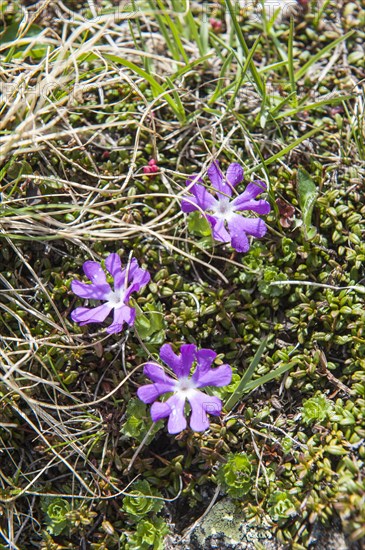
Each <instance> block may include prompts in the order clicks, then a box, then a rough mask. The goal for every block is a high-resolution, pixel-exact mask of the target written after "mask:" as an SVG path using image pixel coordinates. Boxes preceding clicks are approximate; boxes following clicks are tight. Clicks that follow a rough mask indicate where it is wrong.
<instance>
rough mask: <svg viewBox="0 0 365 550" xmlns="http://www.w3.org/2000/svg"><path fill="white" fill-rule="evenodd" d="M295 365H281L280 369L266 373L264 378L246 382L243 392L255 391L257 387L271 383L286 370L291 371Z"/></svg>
mask: <svg viewBox="0 0 365 550" xmlns="http://www.w3.org/2000/svg"><path fill="white" fill-rule="evenodd" d="M295 365H296V362H294V361H293V362H291V363H287V364H286V365H282V366H281V367H278V368H277V369H275V370H274V371H272V372H268V373H267V374H264V376H260V378H257V380H252V381H251V382H248V384H247V385H246V388H245V391H246V392H249V391H252V390H255V389H256V388H258V387H259V386H262V385H263V384H267V382H271V380H274V378H277V377H278V376H281V375H282V374H284V373H285V372H287V371H288V370H290V369H292V368H293V367H294V366H295Z"/></svg>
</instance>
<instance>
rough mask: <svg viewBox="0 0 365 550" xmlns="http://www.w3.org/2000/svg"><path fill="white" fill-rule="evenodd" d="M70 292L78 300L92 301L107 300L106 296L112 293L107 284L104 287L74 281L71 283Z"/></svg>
mask: <svg viewBox="0 0 365 550" xmlns="http://www.w3.org/2000/svg"><path fill="white" fill-rule="evenodd" d="M71 290H72V292H73V293H74V294H76V296H79V297H80V298H86V299H92V300H107V296H108V294H109V293H110V292H111V291H112V289H111V288H110V285H108V283H105V284H104V285H93V284H86V283H82V282H81V281H77V280H76V279H75V280H74V281H72V283H71Z"/></svg>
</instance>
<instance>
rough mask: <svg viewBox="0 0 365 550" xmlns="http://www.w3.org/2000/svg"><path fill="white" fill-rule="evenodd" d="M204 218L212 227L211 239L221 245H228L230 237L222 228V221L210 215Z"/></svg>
mask: <svg viewBox="0 0 365 550" xmlns="http://www.w3.org/2000/svg"><path fill="white" fill-rule="evenodd" d="M206 218H207V220H208V222H209V223H210V225H211V227H212V234H213V238H214V239H215V240H216V241H221V242H222V243H229V242H230V240H231V237H230V235H229V233H228V231H227V229H226V228H225V226H224V220H223V219H220V218H215V217H214V216H210V215H207V216H206ZM213 220H214V221H213Z"/></svg>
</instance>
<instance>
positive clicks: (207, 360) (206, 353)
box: [196, 348, 217, 371]
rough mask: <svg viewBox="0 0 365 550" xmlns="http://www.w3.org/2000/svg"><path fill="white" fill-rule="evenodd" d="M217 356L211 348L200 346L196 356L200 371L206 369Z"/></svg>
mask: <svg viewBox="0 0 365 550" xmlns="http://www.w3.org/2000/svg"><path fill="white" fill-rule="evenodd" d="M216 357H217V354H216V352H215V351H213V350H212V349H208V348H202V349H200V350H198V351H197V354H196V358H197V366H198V367H199V370H200V371H205V370H208V369H209V368H210V367H211V365H212V363H213V361H214V359H215V358H216Z"/></svg>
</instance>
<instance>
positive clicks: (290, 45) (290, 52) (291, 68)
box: [288, 17, 298, 107]
mask: <svg viewBox="0 0 365 550" xmlns="http://www.w3.org/2000/svg"><path fill="white" fill-rule="evenodd" d="M293 40H294V19H293V17H291V18H290V29H289V40H288V73H289V80H290V91H291V93H292V94H293V100H294V101H293V102H294V107H297V105H298V99H297V85H296V81H295V74H294V56H293Z"/></svg>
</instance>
